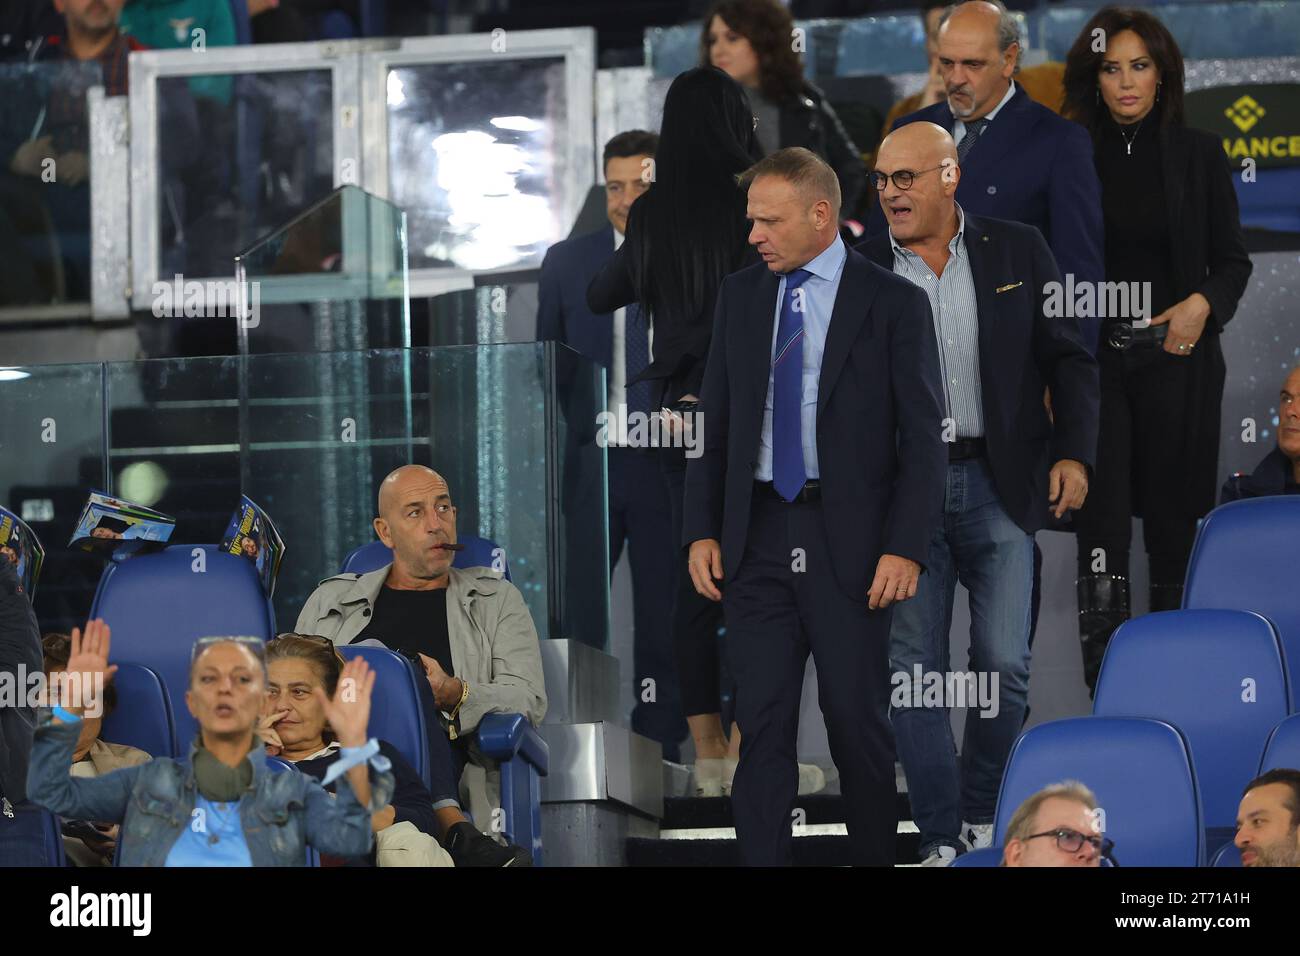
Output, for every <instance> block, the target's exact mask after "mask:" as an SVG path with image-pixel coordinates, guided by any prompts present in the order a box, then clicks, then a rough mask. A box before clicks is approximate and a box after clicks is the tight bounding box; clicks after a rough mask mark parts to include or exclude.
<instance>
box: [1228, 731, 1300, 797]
mask: <svg viewBox="0 0 1300 956" xmlns="http://www.w3.org/2000/svg"><path fill="white" fill-rule="evenodd" d="M1280 769H1286V770H1300V714H1296V715H1294V716H1291V717H1288V718H1287V719H1286V720H1284V721H1282V722H1281V723H1279V724H1278V725H1277V726H1276V727H1274V728H1273V732H1272V733H1271V734H1269V737H1268V743H1266V744H1265V745H1264V757H1263V759H1262V760H1260V762H1259V772H1260V773H1267V772H1268V771H1270V770H1280ZM1249 782H1250V781H1248V780H1243V781H1242V782H1241V787H1240V788H1238V790H1237V792H1238V793H1240V792H1241V789H1242V788H1244V787H1245V786H1246V784H1247V783H1249Z"/></svg>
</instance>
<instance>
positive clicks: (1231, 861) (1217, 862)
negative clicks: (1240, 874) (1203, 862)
mask: <svg viewBox="0 0 1300 956" xmlns="http://www.w3.org/2000/svg"><path fill="white" fill-rule="evenodd" d="M1210 866H1221V867H1230V866H1235V867H1238V868H1240V867H1241V851H1240V850H1238V849H1237V845H1236V844H1235V843H1225V844H1224V845H1223V846H1221V847H1219V850H1218V852H1217V853H1215V854H1214V859H1212V860H1211V861H1210Z"/></svg>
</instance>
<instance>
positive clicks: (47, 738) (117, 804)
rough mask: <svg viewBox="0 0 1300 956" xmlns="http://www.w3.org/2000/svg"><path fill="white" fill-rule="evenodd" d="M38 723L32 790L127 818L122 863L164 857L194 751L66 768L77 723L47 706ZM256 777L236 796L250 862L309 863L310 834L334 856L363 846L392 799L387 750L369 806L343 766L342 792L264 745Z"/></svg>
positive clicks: (44, 799)
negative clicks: (278, 761)
mask: <svg viewBox="0 0 1300 956" xmlns="http://www.w3.org/2000/svg"><path fill="white" fill-rule="evenodd" d="M43 717H44V720H43V721H42V723H41V724H40V725H39V726H38V727H37V728H36V733H35V740H34V743H33V747H32V759H31V766H30V769H29V771H28V776H27V796H28V799H29V800H31V801H32V802H33V803H36V804H39V805H41V806H43V807H45V808H46V809H48V810H50V811H51V812H53V813H57V814H59V815H60V816H63V817H67V818H70V819H73V820H100V821H104V822H109V823H121V824H122V829H121V835H120V837H119V841H118V843H119V848H118V854H119V863H120V865H122V866H163V865H165V864H166V862H167V854H168V853H170V852H171V849H172V846H173V845H174V844H175V843H176V840H177V838H178V837H179V836H180V835H181V833H182V831H183V830H184V828H185V827H187V826H189V825H190V822H191V815H192V811H193V809H194V804H195V794H196V792H197V791H196V789H195V783H194V765H193V760H194V753H195V749H196V745H193V744H192V745H191V746H190V755H189V759H187V760H184V761H180V760H172V759H170V758H168V757H155V758H154V759H153V760H151V761H150V762H149V763H146V764H141V765H140V766H138V767H125V768H123V769H121V770H114V771H113V772H112V773H108V774H105V775H104V776H102V777H74V776H72V775H71V774H70V773H69V772H68V768H69V767H71V766H72V753H73V751H74V750H75V749H76V744H77V736H78V734H79V731H80V723H66V724H55V723H53V722H51V721H50V720H49V717H48V714H43ZM248 759H249V760H250V761H251V762H252V764H253V783H252V785H251V786H250V787H249V788H248V790H247V791H246V794H245V796H244V797H243V799H242V800H241V801H240V805H239V819H240V822H241V824H242V825H243V829H244V840H245V841H246V842H247V844H248V851H249V855H250V856H251V857H252V861H253V866H303V865H305V864H306V856H307V854H306V847H307V845H308V844H310V845H311V846H312V847H313V848H314V849H316V850H317V851H319V852H321V853H326V854H329V855H331V856H344V857H352V856H365V855H366V854H368V853H369V852H370V847H371V843H372V839H371V830H370V815H371V813H373V812H376V811H378V810H380V809H382V808H383V807H385V806H387V805H388V803H389V801H390V800H391V798H392V795H393V775H392V772H391V771H390V770H389V769H388V765H387V761H386V760H379V759H373V760H372V761H371V766H370V807H369V808H366V807H363V806H361V804H360V803H358V802H357V798H356V796H355V795H354V794H353V792H352V788H351V786H349V784H348V779H347V776H346V775H344V776H342V777H340V778H339V779H338V782H337V785H336V788H335V789H336V790H337V794H338V796H337V799H336V798H335V797H332V796H331V795H330V794H328V793H326V792H325V790H324V789H323V788H322V787H321V785H320V782H319V781H318V780H316V779H315V778H314V777H310V776H308V775H307V774H303V773H295V772H291V771H286V772H278V773H277V772H276V771H274V770H272V769H270V768H269V767H268V766H267V763H266V752H265V751H264V750H263V749H262V748H261V747H260V746H259V747H257V748H255V749H254V750H253V751H252V752H251V753H250V754H249V756H248Z"/></svg>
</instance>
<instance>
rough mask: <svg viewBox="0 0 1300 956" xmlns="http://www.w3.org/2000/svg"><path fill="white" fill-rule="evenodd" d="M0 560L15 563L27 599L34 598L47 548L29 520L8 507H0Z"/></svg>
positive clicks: (19, 582)
mask: <svg viewBox="0 0 1300 956" xmlns="http://www.w3.org/2000/svg"><path fill="white" fill-rule="evenodd" d="M0 561H8V562H9V563H10V564H12V565H14V570H16V571H17V572H18V584H19V586H20V587H22V589H23V592H24V593H25V594H26V595H27V600H29V601H30V600H32V599H33V598H34V596H35V594H36V581H37V579H38V578H39V577H40V576H41V565H42V564H44V563H45V548H43V547H42V546H41V541H40V539H39V538H38V537H36V533H35V532H34V531H32V529H31V528H29V527H28V526H27V522H25V521H23V519H22V518H20V517H18V516H17V515H16V514H14V513H13V512H12V511H10V510H8V509H7V508H0Z"/></svg>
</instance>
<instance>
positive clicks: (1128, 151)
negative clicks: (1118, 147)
mask: <svg viewBox="0 0 1300 956" xmlns="http://www.w3.org/2000/svg"><path fill="white" fill-rule="evenodd" d="M1135 138H1136V137H1135ZM1124 154H1125V155H1126V156H1132V155H1133V143H1132V142H1128V143H1125V144H1124Z"/></svg>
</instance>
